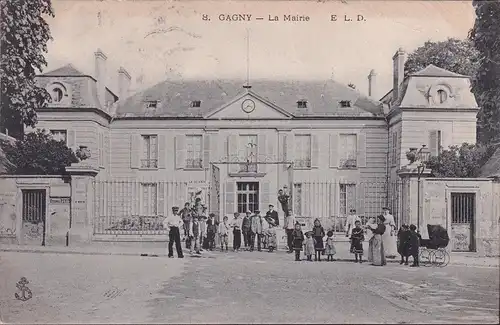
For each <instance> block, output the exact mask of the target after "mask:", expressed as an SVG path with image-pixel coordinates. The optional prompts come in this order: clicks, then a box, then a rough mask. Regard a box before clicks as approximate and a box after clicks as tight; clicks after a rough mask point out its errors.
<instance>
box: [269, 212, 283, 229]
mask: <svg viewBox="0 0 500 325" xmlns="http://www.w3.org/2000/svg"><path fill="white" fill-rule="evenodd" d="M266 218H271V219H273V220H274V225H275V226H279V225H280V219H279V218H278V212H277V211H274V210H273V212H271V211H267V212H266Z"/></svg>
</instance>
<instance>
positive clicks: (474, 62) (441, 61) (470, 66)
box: [405, 38, 479, 77]
mask: <svg viewBox="0 0 500 325" xmlns="http://www.w3.org/2000/svg"><path fill="white" fill-rule="evenodd" d="M429 64H433V65H435V66H437V67H439V68H442V69H446V70H449V71H451V72H455V73H458V74H463V75H466V76H471V77H473V76H475V75H476V72H477V70H478V67H479V60H478V52H477V50H476V49H475V48H474V45H473V43H472V42H471V41H470V40H458V39H454V38H449V39H448V40H446V41H442V42H431V41H427V42H425V43H424V45H423V46H421V47H419V48H417V49H416V50H415V51H413V52H412V53H410V54H409V55H408V59H407V60H406V63H405V75H408V74H411V73H415V72H418V71H420V70H422V69H424V68H425V67H427V66H428V65H429Z"/></svg>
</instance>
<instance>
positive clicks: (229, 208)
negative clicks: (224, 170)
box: [221, 181, 236, 219]
mask: <svg viewBox="0 0 500 325" xmlns="http://www.w3.org/2000/svg"><path fill="white" fill-rule="evenodd" d="M225 192H226V193H225V196H226V211H224V215H228V214H233V213H234V211H235V208H234V203H235V202H234V200H235V198H236V193H235V192H236V188H235V183H234V182H231V181H229V182H226V191H225ZM221 219H222V218H221Z"/></svg>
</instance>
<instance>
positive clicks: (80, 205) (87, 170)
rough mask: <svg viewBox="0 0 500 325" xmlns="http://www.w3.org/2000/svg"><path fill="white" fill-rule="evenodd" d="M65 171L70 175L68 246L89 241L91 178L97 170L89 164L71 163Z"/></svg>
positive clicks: (90, 227) (91, 197)
mask: <svg viewBox="0 0 500 325" xmlns="http://www.w3.org/2000/svg"><path fill="white" fill-rule="evenodd" d="M66 171H67V172H68V173H69V174H70V176H71V206H70V227H69V246H71V245H75V244H79V243H85V244H86V243H90V241H91V240H92V224H93V221H94V187H93V185H94V184H93V180H94V178H95V176H96V175H97V173H98V172H99V170H98V169H96V168H94V167H91V166H86V165H81V164H73V165H71V166H70V167H66Z"/></svg>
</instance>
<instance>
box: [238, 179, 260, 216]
mask: <svg viewBox="0 0 500 325" xmlns="http://www.w3.org/2000/svg"><path fill="white" fill-rule="evenodd" d="M236 194H237V196H238V212H239V213H245V212H247V211H251V212H254V211H255V210H258V209H259V183H258V182H238V183H237V190H236Z"/></svg>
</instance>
